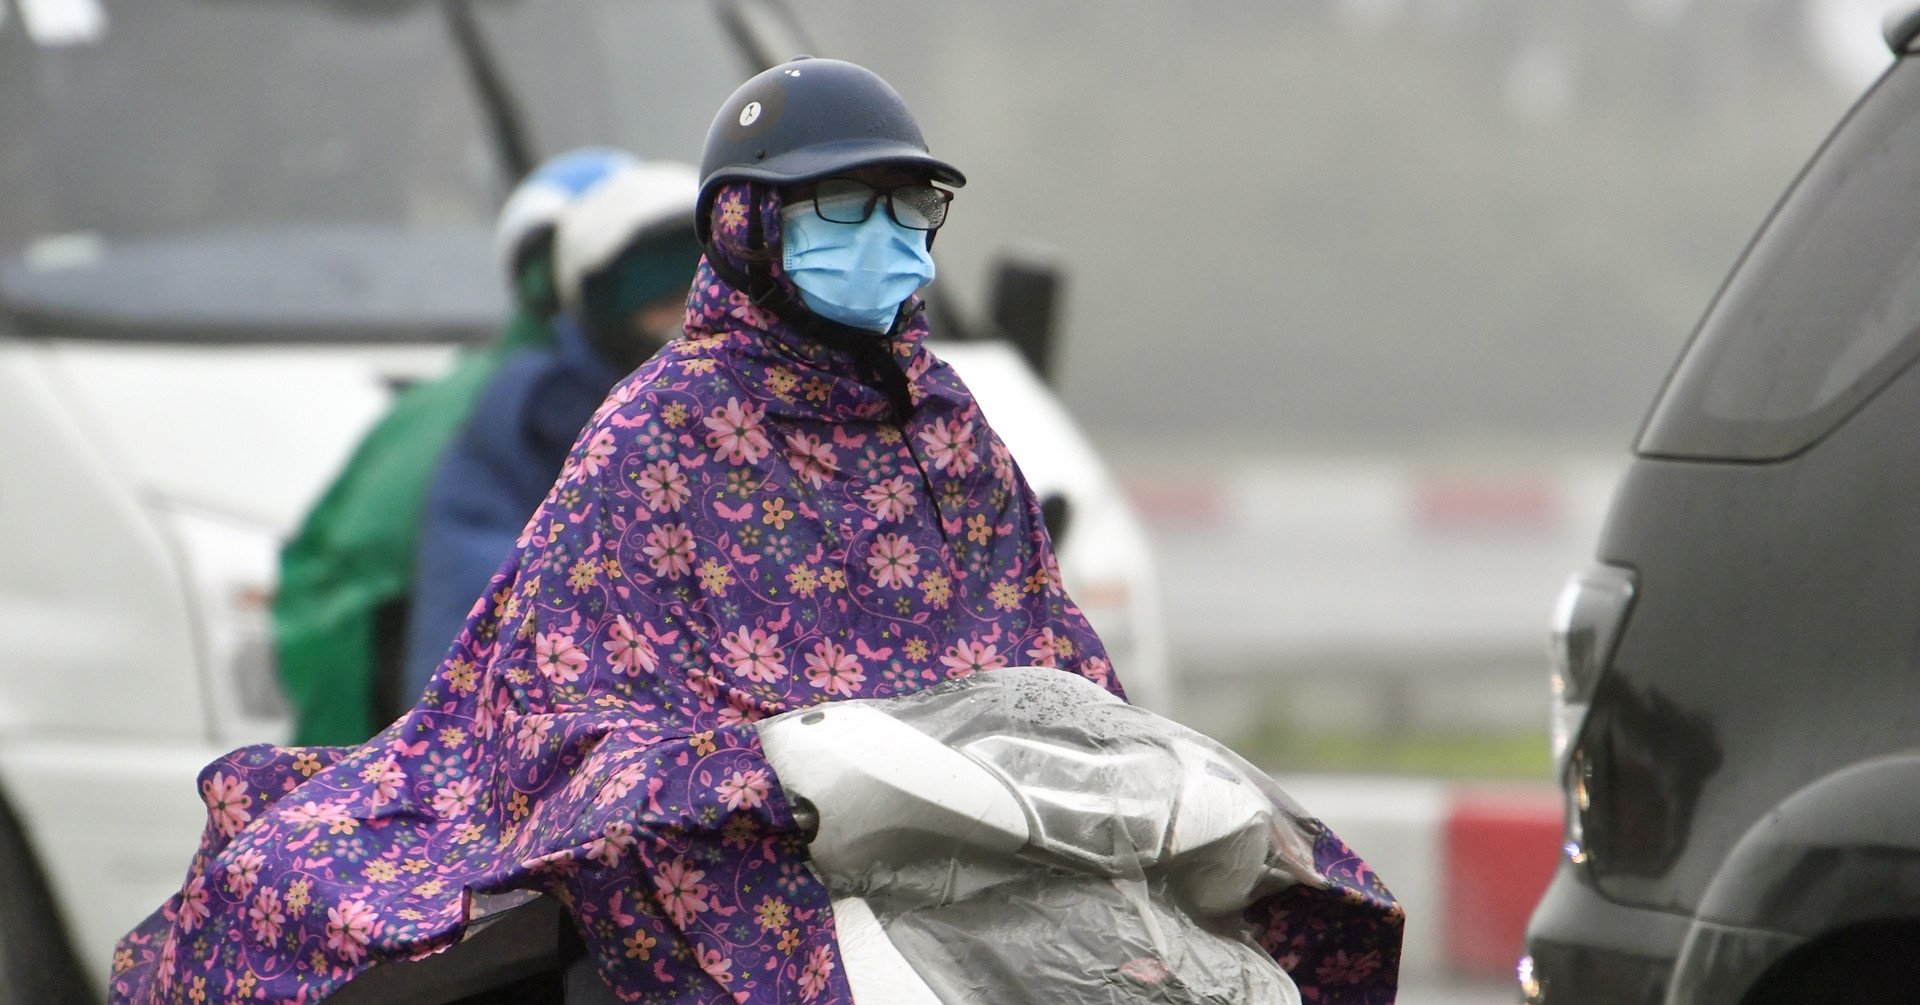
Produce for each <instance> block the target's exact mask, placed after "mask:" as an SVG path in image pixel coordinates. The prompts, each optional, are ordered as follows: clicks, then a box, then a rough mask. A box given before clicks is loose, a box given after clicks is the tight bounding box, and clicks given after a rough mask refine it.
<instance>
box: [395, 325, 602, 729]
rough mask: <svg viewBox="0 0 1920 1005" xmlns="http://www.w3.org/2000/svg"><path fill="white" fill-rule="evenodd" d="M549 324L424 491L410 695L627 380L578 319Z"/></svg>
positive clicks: (488, 393)
mask: <svg viewBox="0 0 1920 1005" xmlns="http://www.w3.org/2000/svg"><path fill="white" fill-rule="evenodd" d="M553 327H554V335H555V344H554V345H553V346H551V347H545V348H538V349H524V350H521V351H519V352H516V353H513V354H512V355H509V356H508V357H507V358H506V360H505V361H504V362H503V363H502V364H501V366H500V370H499V372H498V373H496V374H495V375H494V377H493V382H492V383H490V384H488V385H487V388H486V390H484V391H482V392H481V394H480V399H479V402H478V403H477V404H476V405H475V407H474V410H473V414H472V417H471V418H469V419H468V420H467V425H466V427H465V428H464V429H462V430H461V431H460V433H459V435H458V436H456V437H455V438H454V440H453V442H452V444H450V445H449V446H448V447H447V451H446V453H445V454H443V455H441V458H440V464H439V468H438V470H436V471H435V473H434V476H433V481H432V482H431V483H430V484H429V485H428V487H427V502H426V511H425V514H424V516H423V517H422V524H421V528H420V538H419V552H418V554H417V555H416V557H415V562H414V578H413V598H412V603H411V610H410V612H409V615H408V623H407V660H406V675H407V679H406V682H405V683H406V687H407V694H408V695H418V694H419V693H421V692H422V691H424V690H426V687H427V683H428V681H430V680H432V679H433V675H434V674H435V673H437V672H438V671H439V669H440V663H441V661H442V660H443V659H444V658H445V657H446V655H447V650H448V649H449V647H450V646H451V645H452V643H453V639H454V636H456V635H458V634H459V633H460V628H461V626H462V625H464V624H465V623H466V620H467V613H468V612H469V611H471V610H472V609H473V604H474V601H475V600H477V599H479V597H480V594H481V593H483V592H485V591H486V588H487V583H488V582H490V581H491V580H492V579H493V574H494V573H495V572H497V571H499V569H500V566H501V564H502V563H504V562H506V561H507V559H508V558H509V557H511V556H512V554H513V552H514V544H515V542H516V541H517V540H518V539H519V537H520V531H521V530H522V529H523V528H525V527H526V523H527V518H528V517H530V516H531V515H532V514H533V511H534V510H535V509H536V508H538V507H539V505H540V502H541V500H543V499H545V498H546V497H547V491H548V490H549V489H551V488H552V487H553V481H554V479H555V478H558V477H559V476H560V467H561V465H562V464H564V463H565V462H566V459H567V452H568V451H569V450H571V449H572V448H573V443H574V440H575V439H576V438H578V436H579V435H580V430H581V427H583V426H585V425H586V424H587V420H588V419H590V418H592V417H593V413H594V410H595V409H598V408H599V407H600V403H601V402H602V401H604V400H605V399H606V396H607V392H608V391H610V390H612V389H613V386H614V385H615V384H617V383H619V382H620V379H621V378H623V377H625V376H626V372H625V371H623V370H621V369H619V368H618V367H616V366H615V365H614V364H613V363H611V362H609V361H608V360H607V359H606V358H605V357H604V356H602V355H601V354H600V353H599V352H598V351H596V350H595V349H594V348H593V346H592V345H591V344H590V343H589V342H588V341H587V337H586V333H585V332H584V331H583V330H582V329H581V327H580V325H579V324H578V323H577V322H575V321H573V320H572V319H571V318H569V317H567V316H565V315H562V316H560V317H557V318H555V319H554V325H553Z"/></svg>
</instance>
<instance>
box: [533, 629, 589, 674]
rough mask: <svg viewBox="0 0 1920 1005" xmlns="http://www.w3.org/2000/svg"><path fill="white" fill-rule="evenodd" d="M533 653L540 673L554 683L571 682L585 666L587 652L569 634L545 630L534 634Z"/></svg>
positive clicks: (583, 670) (582, 671)
mask: <svg viewBox="0 0 1920 1005" xmlns="http://www.w3.org/2000/svg"><path fill="white" fill-rule="evenodd" d="M533 654H534V663H535V664H536V665H538V666H539V667H540V673H541V675H542V676H544V677H546V678H547V679H548V680H550V681H552V682H554V683H555V684H571V683H573V682H574V681H577V680H579V679H580V675H581V674H582V673H584V672H585V671H586V668H587V654H586V653H584V652H582V651H581V650H580V647H579V646H577V645H574V643H573V636H571V635H562V634H560V633H559V632H547V633H545V634H542V635H538V636H535V637H534V640H533Z"/></svg>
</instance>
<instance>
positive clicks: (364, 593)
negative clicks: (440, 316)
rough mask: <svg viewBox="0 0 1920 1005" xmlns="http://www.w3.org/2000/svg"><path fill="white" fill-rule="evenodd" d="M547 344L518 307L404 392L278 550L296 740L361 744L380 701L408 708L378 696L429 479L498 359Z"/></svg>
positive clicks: (381, 712) (279, 610)
mask: <svg viewBox="0 0 1920 1005" xmlns="http://www.w3.org/2000/svg"><path fill="white" fill-rule="evenodd" d="M551 341H552V335H551V333H550V332H549V331H548V330H547V327H546V326H545V325H544V324H542V323H541V322H540V321H539V320H538V319H536V318H535V317H534V316H533V314H532V313H531V312H529V311H527V310H525V309H521V310H520V311H519V312H517V313H516V314H515V316H514V319H513V320H512V322H510V323H509V324H508V326H507V330H506V334H505V337H503V338H502V339H501V340H500V342H499V343H497V344H495V345H492V346H489V347H487V348H485V349H477V350H468V351H466V352H463V353H462V354H461V356H460V357H459V359H458V360H457V361H456V363H455V364H454V367H453V369H452V370H451V371H450V372H448V373H447V374H446V375H445V376H443V377H440V378H438V379H436V380H432V381H428V382H425V383H421V384H417V385H415V386H413V387H411V388H408V389H407V390H406V391H404V392H402V393H401V394H400V396H399V397H398V398H397V399H396V400H395V401H394V403H393V408H392V409H390V410H389V411H388V412H387V414H386V415H385V416H384V417H382V418H381V420H380V421H379V422H378V423H377V424H375V426H374V427H373V429H372V430H371V431H370V432H368V433H367V435H366V438H365V439H363V440H361V441H360V445H359V446H358V447H357V448H355V450H354V452H353V456H352V457H351V458H349V459H348V461H347V464H346V467H345V468H344V469H342V470H341V472H340V475H339V477H337V478H336V479H334V482H333V484H332V485H331V486H329V487H328V488H327V491H326V493H325V494H324V495H322V496H321V497H320V502H319V503H318V504H316V505H315V506H314V508H313V511H312V512H310V513H308V514H307V519H306V522H305V523H304V524H303V525H302V526H301V528H300V530H299V532H298V533H297V534H295V535H294V537H293V539H292V540H291V541H289V542H288V543H287V545H286V546H285V547H284V548H283V549H282V550H281V552H280V588H279V591H278V593H277V595H276V596H275V598H274V605H273V626H274V637H275V643H276V646H277V649H278V655H279V660H280V680H281V682H282V684H283V685H284V686H285V688H286V692H287V698H288V700H289V701H290V702H291V703H292V705H293V711H294V736H293V742H294V743H295V744H299V745H325V746H338V745H350V744H357V743H361V742H363V741H365V740H366V739H367V738H368V737H370V736H372V735H373V734H374V733H375V732H376V731H377V730H378V729H379V728H380V727H381V726H383V725H385V724H386V723H385V712H386V711H387V706H389V705H391V706H392V710H394V711H398V710H400V709H404V708H405V707H407V705H409V704H410V703H411V699H412V698H413V696H412V695H398V696H393V697H394V698H396V699H397V700H395V701H384V700H383V699H382V696H381V695H379V694H378V693H377V692H376V684H377V683H378V682H387V681H397V680H398V679H399V661H400V660H401V658H402V657H403V655H404V654H403V653H402V651H401V650H402V647H403V645H404V642H405V639H404V623H403V622H401V621H399V620H398V619H397V616H398V614H399V613H400V612H401V611H402V610H403V609H404V608H403V607H402V605H403V604H404V603H405V602H406V599H407V596H408V592H409V591H410V590H411V588H412V582H413V559H414V547H415V540H416V537H417V535H418V533H419V529H420V516H421V512H422V510H423V509H424V505H425V498H426V491H427V483H428V481H429V480H431V479H432V477H433V472H434V469H435V467H436V466H437V465H438V463H439V460H440V455H441V453H442V452H443V451H444V450H445V449H446V446H447V444H448V442H449V441H451V440H452V439H453V437H454V434H456V433H458V432H459V431H460V429H461V427H462V426H464V425H465V424H466V421H467V416H468V415H470V414H471V413H472V411H473V407H474V401H475V399H477V398H478V397H479V395H480V392H481V391H483V390H485V389H486V387H487V384H488V382H489V381H490V380H492V378H493V374H494V371H495V370H497V369H498V368H499V366H500V361H501V360H502V359H503V358H505V357H506V355H507V354H508V353H511V352H513V351H515V350H517V349H522V348H529V347H534V346H540V345H545V344H548V343H550V342H551ZM383 666H384V667H386V668H388V669H387V670H386V671H385V672H383V671H382V667H383Z"/></svg>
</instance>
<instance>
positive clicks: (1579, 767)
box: [1549, 565, 1635, 864]
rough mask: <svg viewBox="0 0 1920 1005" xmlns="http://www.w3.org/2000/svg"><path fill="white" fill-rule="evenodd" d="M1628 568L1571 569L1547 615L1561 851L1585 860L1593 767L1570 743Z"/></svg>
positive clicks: (1622, 609) (1595, 679)
mask: <svg viewBox="0 0 1920 1005" xmlns="http://www.w3.org/2000/svg"><path fill="white" fill-rule="evenodd" d="M1634 587H1635V577H1634V573H1633V570H1631V569H1625V568H1621V567H1620V566H1617V565H1595V566H1593V567H1591V568H1589V569H1587V570H1585V571H1583V572H1579V573H1575V574H1574V575H1573V577H1572V578H1570V579H1568V580H1567V585H1566V587H1565V588H1563V589H1562V590H1561V591H1560V601H1559V603H1558V604H1557V605H1555V607H1554V619H1553V651H1552V657H1553V667H1552V673H1553V679H1552V687H1553V711H1552V719H1551V722H1550V724H1549V725H1550V729H1551V734H1552V742H1553V770H1554V777H1555V778H1557V779H1558V780H1559V782H1560V785H1561V788H1562V789H1563V790H1564V791H1565V792H1566V799H1567V808H1566V813H1567V819H1566V848H1565V851H1566V855H1567V857H1568V858H1569V859H1571V860H1572V861H1573V862H1574V863H1576V864H1578V863H1582V862H1585V861H1586V857H1587V853H1586V845H1585V840H1586V835H1585V826H1584V820H1585V816H1586V812H1587V809H1588V808H1589V807H1590V806H1591V803H1592V797H1591V794H1590V792H1589V786H1590V785H1591V783H1592V776H1593V770H1592V766H1591V765H1590V764H1589V763H1588V759H1587V757H1586V756H1585V753H1584V752H1582V751H1579V750H1578V749H1576V745H1577V744H1578V743H1579V740H1580V730H1581V728H1582V727H1583V726H1584V725H1585V723H1586V719H1587V709H1588V708H1589V707H1591V706H1592V703H1593V693H1594V690H1595V689H1596V688H1598V687H1599V685H1600V677H1601V675H1602V674H1604V673H1605V672H1606V669H1607V665H1608V664H1609V663H1611V662H1612V661H1613V652H1614V649H1615V647H1616V646H1618V645H1619V642H1620V630H1621V629H1622V628H1623V627H1625V625H1626V623H1627V612H1628V610H1629V609H1630V608H1632V606H1633V596H1634Z"/></svg>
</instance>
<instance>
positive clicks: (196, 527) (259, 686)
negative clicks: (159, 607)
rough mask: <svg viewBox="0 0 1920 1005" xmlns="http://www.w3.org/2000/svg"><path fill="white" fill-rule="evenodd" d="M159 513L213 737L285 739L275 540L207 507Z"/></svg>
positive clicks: (250, 524) (277, 545)
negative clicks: (175, 562) (175, 549)
mask: <svg viewBox="0 0 1920 1005" xmlns="http://www.w3.org/2000/svg"><path fill="white" fill-rule="evenodd" d="M160 512H161V517H162V520H161V522H162V524H163V525H164V526H166V527H167V528H168V529H170V530H171V531H172V532H173V534H174V538H175V540H176V541H177V542H178V543H179V548H180V558H181V566H182V568H183V569H184V570H185V574H186V579H187V588H188V593H189V597H190V599H191V601H192V605H193V611H194V620H195V622H196V623H195V626H194V627H195V633H194V634H195V639H196V640H197V642H198V644H199V650H200V652H199V656H200V660H199V662H200V666H201V680H202V684H203V686H204V688H205V694H206V702H207V705H208V708H207V714H208V721H209V722H210V723H211V725H212V730H213V732H214V734H215V736H216V737H217V738H218V739H220V740H222V741H226V742H254V741H261V740H273V741H277V740H284V739H285V738H286V737H285V734H286V732H287V729H288V724H289V721H290V720H289V714H288V709H287V703H286V696H285V694H284V693H283V692H282V691H281V689H280V677H279V668H278V661H277V659H276V658H275V654H274V653H275V650H274V644H273V584H274V582H275V581H276V579H277V577H278V575H279V563H280V543H279V539H278V538H277V537H276V536H275V535H274V534H273V533H272V532H271V531H268V530H266V529H265V528H263V527H261V526H259V525H258V524H255V523H253V522H251V521H247V520H244V519H240V518H237V517H231V516H227V515H224V514H218V513H211V512H208V511H207V510H204V509H198V508H189V507H184V506H176V505H171V504H163V505H162V506H161V507H160Z"/></svg>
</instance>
